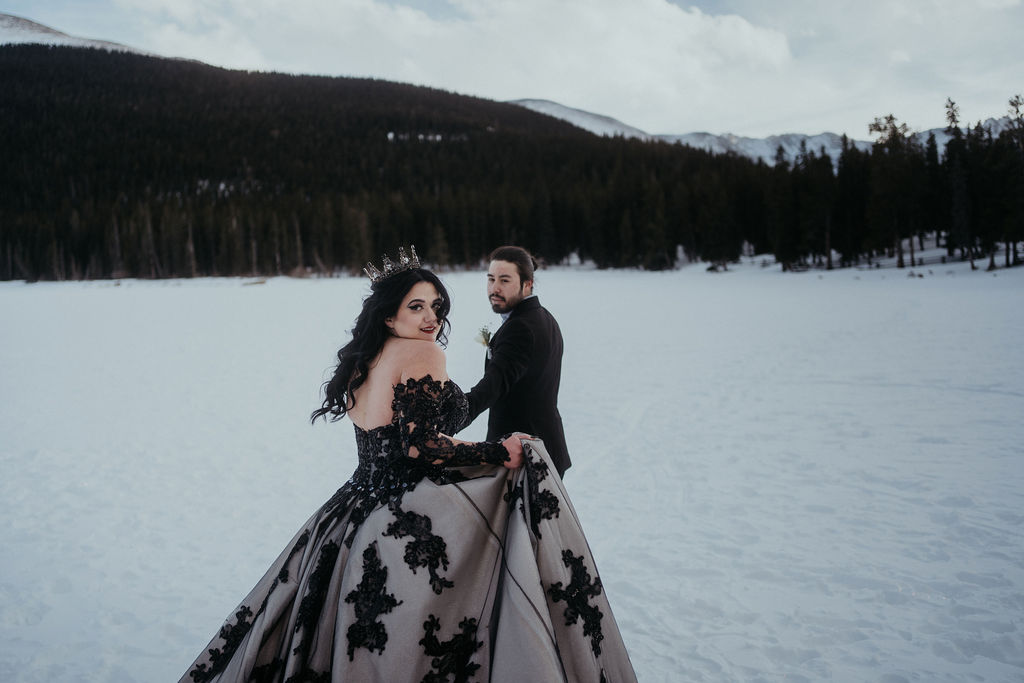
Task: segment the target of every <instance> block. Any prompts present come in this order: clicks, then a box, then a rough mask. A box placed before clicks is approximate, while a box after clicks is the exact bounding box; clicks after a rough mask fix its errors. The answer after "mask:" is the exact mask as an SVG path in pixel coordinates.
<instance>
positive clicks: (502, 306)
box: [490, 288, 523, 313]
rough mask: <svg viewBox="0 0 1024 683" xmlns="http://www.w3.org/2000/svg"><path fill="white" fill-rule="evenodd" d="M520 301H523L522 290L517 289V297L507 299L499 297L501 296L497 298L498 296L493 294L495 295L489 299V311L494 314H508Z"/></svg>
mask: <svg viewBox="0 0 1024 683" xmlns="http://www.w3.org/2000/svg"><path fill="white" fill-rule="evenodd" d="M522 300H523V290H522V288H520V289H519V294H518V295H516V296H513V297H511V298H509V299H506V298H504V297H501V296H498V295H496V294H495V295H492V296H491V297H490V301H491V310H492V311H494V312H495V313H508V312H510V311H511V310H512V309H513V308H515V307H516V306H518V305H519V303H520V302H521V301H522Z"/></svg>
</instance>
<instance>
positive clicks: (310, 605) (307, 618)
mask: <svg viewBox="0 0 1024 683" xmlns="http://www.w3.org/2000/svg"><path fill="white" fill-rule="evenodd" d="M340 551H341V548H340V546H338V544H337V543H334V542H333V541H331V542H329V543H325V544H324V545H323V547H322V548H320V557H318V558H317V564H316V568H315V569H313V573H312V574H310V575H309V583H308V585H307V588H306V594H305V595H304V596H302V602H300V603H299V612H298V614H297V615H296V618H295V632H296V633H298V632H299V631H302V632H303V633H302V640H300V641H299V644H298V645H296V646H295V648H294V649H293V650H292V654H293V655H297V654H299V653H300V652H301V653H302V654H303V659H305V655H306V654H308V649H309V643H310V639H311V638H312V637H313V632H314V631H315V630H316V624H317V621H318V620H319V619H320V613H321V612H323V609H324V603H325V601H326V597H327V588H328V586H329V585H330V583H331V576H332V575H333V574H334V567H335V565H336V564H337V561H338V553H339V552H340Z"/></svg>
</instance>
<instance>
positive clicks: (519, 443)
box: [501, 432, 533, 470]
mask: <svg viewBox="0 0 1024 683" xmlns="http://www.w3.org/2000/svg"><path fill="white" fill-rule="evenodd" d="M532 438H533V437H532V436H530V435H529V434H524V433H523V432H514V433H513V434H511V435H509V436H508V437H506V438H505V439H504V440H502V442H501V445H502V446H504V447H505V450H507V451H508V455H509V458H508V460H506V461H505V467H507V468H508V469H510V470H514V469H516V468H518V467H522V465H523V458H524V455H523V439H532Z"/></svg>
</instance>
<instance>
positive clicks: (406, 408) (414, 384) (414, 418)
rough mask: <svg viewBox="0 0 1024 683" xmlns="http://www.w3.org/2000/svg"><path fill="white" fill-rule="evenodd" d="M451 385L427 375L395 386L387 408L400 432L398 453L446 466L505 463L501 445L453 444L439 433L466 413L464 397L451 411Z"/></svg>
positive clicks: (506, 453)
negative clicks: (392, 414) (402, 452)
mask: <svg viewBox="0 0 1024 683" xmlns="http://www.w3.org/2000/svg"><path fill="white" fill-rule="evenodd" d="M454 386H455V385H454V384H453V383H452V382H446V383H444V384H442V383H441V382H439V381H437V380H435V379H433V378H432V377H431V376H430V375H426V376H425V377H423V378H421V379H410V380H408V381H407V382H406V383H405V384H398V385H396V386H395V398H394V400H393V401H392V402H391V409H392V411H393V413H394V418H393V422H394V423H395V424H397V425H398V427H399V430H400V434H401V438H402V450H403V451H404V452H405V453H406V454H407V455H408V456H409V457H411V458H423V459H426V460H428V461H429V462H431V463H433V464H435V465H439V464H444V465H447V466H448V467H463V466H466V465H479V464H482V463H487V464H490V465H501V464H503V463H505V462H507V461H508V459H509V455H508V451H507V450H505V447H504V446H502V445H501V443H492V442H488V441H482V442H480V443H474V444H456V443H455V442H453V441H452V440H451V439H450V438H448V437H447V436H445V435H444V434H443V433H442V430H443V429H444V428H446V427H457V426H458V425H459V424H461V422H462V418H461V417H460V416H462V415H464V414H465V411H466V410H467V408H466V404H465V400H464V398H463V401H462V402H460V404H459V405H458V406H457V408H461V410H453V409H452V402H451V399H450V397H449V396H448V395H447V391H448V390H449V387H454ZM456 389H457V387H456ZM458 391H459V393H461V390H458ZM455 413H458V414H455Z"/></svg>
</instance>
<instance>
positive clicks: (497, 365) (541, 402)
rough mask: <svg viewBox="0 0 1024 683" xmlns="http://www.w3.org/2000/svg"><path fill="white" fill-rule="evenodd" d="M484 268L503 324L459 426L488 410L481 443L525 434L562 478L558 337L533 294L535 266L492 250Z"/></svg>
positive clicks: (565, 461) (522, 253) (512, 251)
mask: <svg viewBox="0 0 1024 683" xmlns="http://www.w3.org/2000/svg"><path fill="white" fill-rule="evenodd" d="M490 261H491V263H490V267H489V268H488V269H487V297H488V298H489V299H490V302H491V308H492V309H493V310H494V312H495V313H500V314H501V316H502V318H504V322H503V323H502V325H501V327H499V328H498V330H497V331H496V332H495V333H494V335H493V336H492V337H491V339H490V342H489V343H488V349H487V358H486V360H485V361H484V377H483V379H481V380H480V381H479V382H478V383H477V385H476V386H475V387H473V388H472V389H471V390H470V391H469V394H468V398H469V418H468V420H467V422H466V424H465V425H463V426H467V425H468V424H469V423H470V422H472V421H473V420H475V419H476V417H477V416H478V415H480V413H482V412H483V411H485V410H487V409H488V408H490V411H491V412H490V415H489V416H488V419H487V438H488V439H489V440H491V439H497V438H499V437H501V436H503V435H505V434H509V433H511V432H527V433H529V434H533V435H535V436H539V437H540V438H541V439H543V440H544V445H545V446H547V449H548V453H549V454H550V455H551V460H552V462H553V463H554V465H555V469H557V470H558V475H559V476H562V474H564V473H565V471H566V470H567V469H569V465H570V464H571V462H570V461H569V453H568V451H567V449H566V447H565V433H564V432H563V431H562V417H561V416H560V415H559V414H558V385H559V382H560V380H561V376H562V332H561V330H559V329H558V323H557V322H556V321H555V319H554V318H553V317H552V316H551V314H550V313H548V311H547V309H545V308H544V307H543V306H541V305H540V299H538V298H537V295H536V294H534V293H533V270H534V268H535V267H536V262H535V261H534V259H533V257H532V256H531V255H530V253H529V252H528V251H526V250H525V249H523V248H521V247H498V248H497V249H495V250H494V251H493V252H491V258H490Z"/></svg>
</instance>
